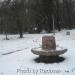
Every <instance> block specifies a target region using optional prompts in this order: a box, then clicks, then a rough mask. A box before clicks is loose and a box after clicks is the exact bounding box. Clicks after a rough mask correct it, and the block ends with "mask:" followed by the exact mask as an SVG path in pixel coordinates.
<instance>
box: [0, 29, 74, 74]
mask: <svg viewBox="0 0 75 75" xmlns="http://www.w3.org/2000/svg"><path fill="white" fill-rule="evenodd" d="M67 31H70V33H71V34H70V35H66V32H67ZM43 35H52V34H24V38H22V39H20V38H18V37H19V36H18V35H9V36H8V37H9V39H10V40H5V36H4V35H0V75H63V74H64V75H74V74H75V30H74V29H73V30H62V31H61V32H58V33H56V35H55V38H56V43H57V44H58V45H60V46H62V47H65V48H67V49H68V52H67V53H65V54H64V55H61V56H60V57H59V58H56V59H54V60H52V59H46V60H42V59H41V58H39V56H38V55H34V54H33V53H32V52H31V49H32V48H34V47H39V46H41V38H42V36H43ZM58 60H59V61H58Z"/></svg>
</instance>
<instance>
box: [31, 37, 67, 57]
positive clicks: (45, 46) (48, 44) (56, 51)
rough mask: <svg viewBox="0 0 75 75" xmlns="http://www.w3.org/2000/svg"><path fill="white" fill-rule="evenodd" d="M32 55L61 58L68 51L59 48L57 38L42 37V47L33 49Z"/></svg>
mask: <svg viewBox="0 0 75 75" xmlns="http://www.w3.org/2000/svg"><path fill="white" fill-rule="evenodd" d="M31 51H32V53H34V54H36V55H40V56H52V57H54V56H59V55H61V54H64V53H65V52H67V49H65V48H63V47H60V46H57V45H56V42H55V37H53V36H44V37H42V47H38V48H32V49H31Z"/></svg>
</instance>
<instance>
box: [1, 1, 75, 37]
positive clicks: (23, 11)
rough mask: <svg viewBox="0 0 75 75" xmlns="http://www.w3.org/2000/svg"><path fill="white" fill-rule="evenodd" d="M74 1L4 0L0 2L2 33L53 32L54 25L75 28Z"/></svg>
mask: <svg viewBox="0 0 75 75" xmlns="http://www.w3.org/2000/svg"><path fill="white" fill-rule="evenodd" d="M74 3H75V2H73V1H72V0H4V1H3V2H0V33H5V34H6V38H7V34H9V33H10V34H11V33H12V34H16V33H19V35H20V38H22V37H23V33H24V32H30V33H39V32H41V31H42V30H46V31H47V32H51V31H52V30H53V24H54V26H55V28H56V29H58V30H59V31H60V30H61V28H72V27H75V26H74V24H75V22H74V20H75V18H74V17H75V15H74V14H75V12H74V9H75V6H74Z"/></svg>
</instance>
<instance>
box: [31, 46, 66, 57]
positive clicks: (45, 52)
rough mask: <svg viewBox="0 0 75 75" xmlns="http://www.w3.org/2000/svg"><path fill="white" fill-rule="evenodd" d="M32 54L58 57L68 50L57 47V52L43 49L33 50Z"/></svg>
mask: <svg viewBox="0 0 75 75" xmlns="http://www.w3.org/2000/svg"><path fill="white" fill-rule="evenodd" d="M31 51H32V53H34V54H36V55H40V56H58V55H61V54H64V53H65V52H67V49H65V48H63V47H59V46H56V49H55V50H47V49H42V47H37V48H32V49H31Z"/></svg>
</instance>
